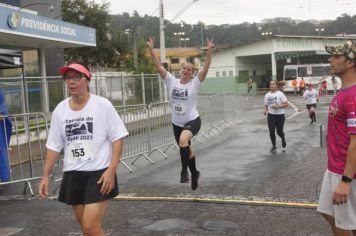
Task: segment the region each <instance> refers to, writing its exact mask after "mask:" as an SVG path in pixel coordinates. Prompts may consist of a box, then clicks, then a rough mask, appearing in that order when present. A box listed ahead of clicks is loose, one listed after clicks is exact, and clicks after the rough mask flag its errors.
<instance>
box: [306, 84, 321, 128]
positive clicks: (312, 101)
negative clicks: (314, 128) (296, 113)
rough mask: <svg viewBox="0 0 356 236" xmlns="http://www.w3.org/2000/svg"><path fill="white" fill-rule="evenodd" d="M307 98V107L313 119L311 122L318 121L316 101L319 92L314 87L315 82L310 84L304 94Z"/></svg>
mask: <svg viewBox="0 0 356 236" xmlns="http://www.w3.org/2000/svg"><path fill="white" fill-rule="evenodd" d="M303 97H304V99H305V100H306V105H307V109H308V112H309V117H310V119H311V121H310V124H313V122H315V123H316V116H315V111H316V102H317V101H318V92H317V91H316V90H315V89H314V88H313V84H312V83H310V84H308V89H307V90H306V91H305V92H304V94H303Z"/></svg>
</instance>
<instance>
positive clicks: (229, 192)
mask: <svg viewBox="0 0 356 236" xmlns="http://www.w3.org/2000/svg"><path fill="white" fill-rule="evenodd" d="M288 100H289V101H290V102H291V106H290V107H289V108H288V110H287V115H286V117H287V120H286V124H285V133H286V140H287V148H286V150H284V151H282V148H281V142H280V139H279V138H278V139H277V145H278V146H279V147H278V148H279V150H278V152H277V153H275V154H273V153H270V152H269V149H270V147H271V144H270V140H269V134H268V129H267V125H266V118H265V117H264V116H263V97H262V96H257V97H249V98H246V97H241V98H239V101H238V103H239V107H240V108H239V116H240V117H241V120H240V122H239V124H236V125H234V126H232V127H229V128H228V129H225V130H224V132H223V133H222V134H220V135H216V136H214V137H211V138H210V139H209V140H204V142H203V143H202V144H195V145H194V147H193V149H194V151H195V154H196V157H197V166H198V169H199V170H200V171H201V178H200V186H199V188H198V189H197V190H196V191H192V190H191V188H190V184H189V183H187V184H181V183H179V172H180V160H179V157H178V155H179V152H178V151H177V150H174V149H170V150H169V151H168V159H167V160H164V159H163V158H162V157H161V156H159V155H158V154H155V155H153V156H152V158H153V160H154V161H155V164H154V165H151V164H150V163H149V162H148V161H147V160H144V159H143V158H141V159H139V160H138V161H137V162H136V163H135V171H134V172H133V173H129V172H128V171H127V169H125V168H123V167H120V168H119V170H118V179H119V187H120V192H121V196H122V198H119V199H116V200H112V201H110V203H109V208H108V211H107V214H106V217H105V220H104V228H105V231H106V234H107V235H331V233H330V229H329V226H328V225H327V224H326V222H325V221H324V220H323V219H322V218H321V216H319V215H318V214H317V213H316V210H315V204H316V203H317V196H318V193H319V189H320V181H321V178H322V176H323V173H324V171H325V166H326V157H325V155H324V152H325V150H324V149H322V148H320V125H321V124H326V118H327V116H326V112H327V107H328V102H329V100H330V97H323V98H321V103H320V104H319V105H318V110H317V119H318V122H317V124H313V125H310V124H309V117H308V115H307V112H306V109H305V105H304V101H303V100H302V98H301V97H299V96H298V97H294V96H292V95H290V96H288ZM203 122H204V121H203ZM12 190H13V187H12V188H9V187H8V188H5V189H1V190H0V195H2V200H0V235H81V233H80V228H79V225H78V224H77V222H76V221H75V219H74V216H73V214H72V211H71V208H70V207H67V206H66V205H64V204H62V203H59V202H57V201H56V200H55V199H47V200H39V199H38V198H36V197H35V198H31V199H30V200H24V201H22V200H6V196H9V197H11V198H14V197H16V196H13V192H12ZM19 193H21V191H20V192H19ZM123 197H127V198H126V199H123ZM140 197H143V198H142V199H141V198H140ZM53 198H55V195H53ZM19 199H25V198H23V197H21V198H19ZM247 200H251V202H248V201H247ZM241 201H243V202H241ZM257 201H258V202H257ZM287 203H289V205H288V204H287ZM297 203H301V204H299V205H298V204H297ZM308 204H312V205H308ZM313 204H314V205H313Z"/></svg>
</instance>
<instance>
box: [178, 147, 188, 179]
mask: <svg viewBox="0 0 356 236" xmlns="http://www.w3.org/2000/svg"><path fill="white" fill-rule="evenodd" d="M189 151H190V149H189V146H188V147H180V148H179V152H180V160H181V162H182V172H185V173H186V172H188V170H187V167H188V163H189Z"/></svg>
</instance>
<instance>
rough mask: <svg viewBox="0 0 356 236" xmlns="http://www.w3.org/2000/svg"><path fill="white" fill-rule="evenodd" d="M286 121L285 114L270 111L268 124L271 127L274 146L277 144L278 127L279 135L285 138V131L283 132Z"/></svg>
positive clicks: (270, 131) (270, 133)
mask: <svg viewBox="0 0 356 236" xmlns="http://www.w3.org/2000/svg"><path fill="white" fill-rule="evenodd" d="M284 121H285V116H284V114H280V115H274V114H270V113H268V116H267V124H268V129H269V137H270V139H271V142H272V146H273V147H275V146H276V133H275V130H276V128H277V134H278V136H279V137H281V138H282V139H284V132H283V127H284Z"/></svg>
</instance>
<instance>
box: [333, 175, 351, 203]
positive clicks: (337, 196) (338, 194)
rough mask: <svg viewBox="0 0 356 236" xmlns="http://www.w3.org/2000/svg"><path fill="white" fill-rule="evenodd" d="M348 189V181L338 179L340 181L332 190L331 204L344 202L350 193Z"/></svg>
mask: <svg viewBox="0 0 356 236" xmlns="http://www.w3.org/2000/svg"><path fill="white" fill-rule="evenodd" d="M350 189H351V186H350V184H349V183H345V182H342V181H340V183H339V184H338V185H337V186H336V188H335V190H334V192H333V197H332V201H333V204H334V205H335V204H336V205H339V204H343V203H346V202H347V199H348V197H349V194H350Z"/></svg>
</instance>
